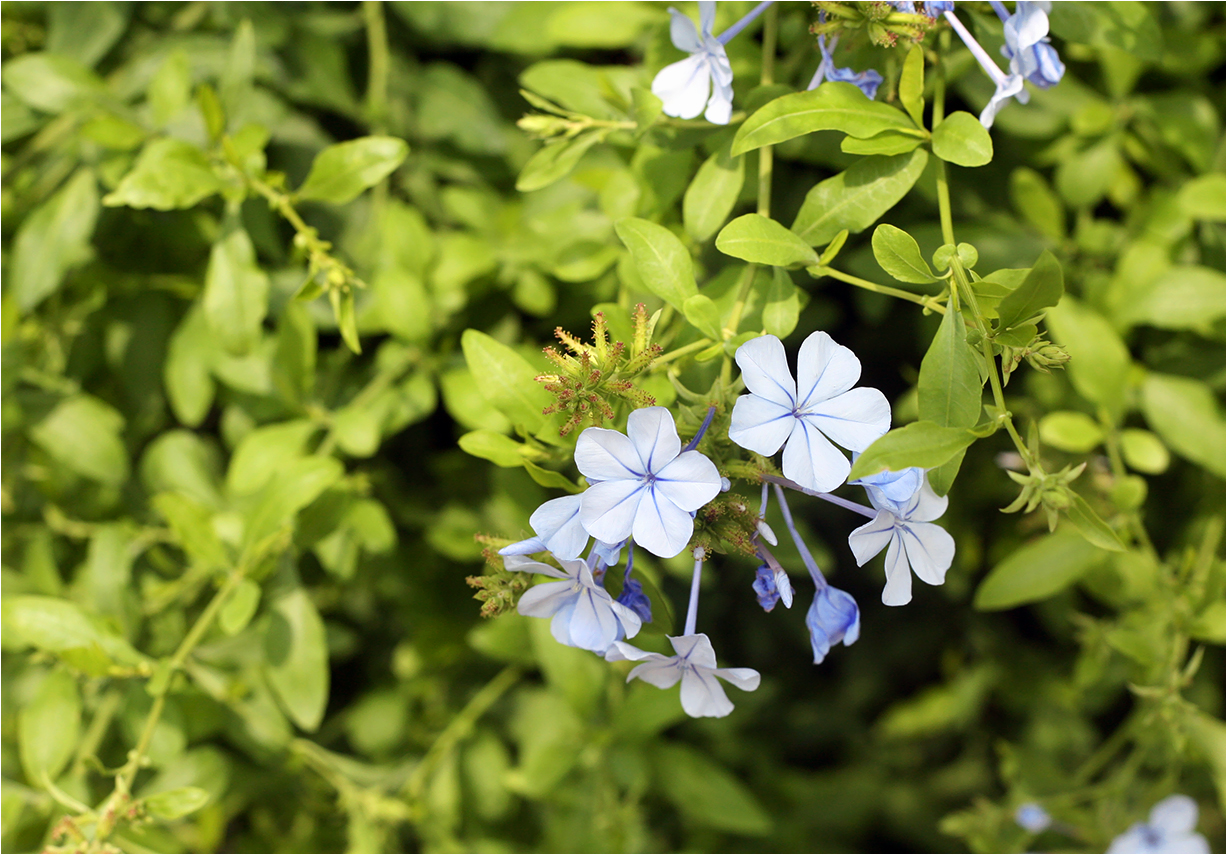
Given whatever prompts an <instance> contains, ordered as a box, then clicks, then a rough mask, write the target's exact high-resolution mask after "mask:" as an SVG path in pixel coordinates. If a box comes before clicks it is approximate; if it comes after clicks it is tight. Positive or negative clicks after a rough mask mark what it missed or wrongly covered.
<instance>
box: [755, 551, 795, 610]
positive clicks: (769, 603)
mask: <svg viewBox="0 0 1227 855" xmlns="http://www.w3.org/2000/svg"><path fill="white" fill-rule="evenodd" d="M771 563H773V562H767V563H764V564H763V565H762V566H760V567H759V568H758V569H757V570H756V571H754V584H753V585H752V587H753V588H754V593H755V594H756V595H757V597H758V604H759V605H760V606H762V607H763V611H765V612H769V611H771V610H772V609H774V608H775V604H776V603H778V602H780V601H781V600H783V601H784V608H786V609H791V608H792V598H793V594H794V593H795V591H794V590H793V587H792V580H791V579H789V578H788V573H787V572H785V570H784V568H783V567H781V566H780V565H779V564H776V565H775V566H774V567H772V566H771Z"/></svg>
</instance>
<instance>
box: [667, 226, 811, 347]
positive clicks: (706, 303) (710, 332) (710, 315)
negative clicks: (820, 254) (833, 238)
mask: <svg viewBox="0 0 1227 855" xmlns="http://www.w3.org/2000/svg"><path fill="white" fill-rule="evenodd" d="M718 245H719V243H718V242H717V246H718ZM807 248H808V247H807ZM811 251H812V250H811ZM682 314H684V315H685V316H686V320H688V321H690V323H691V324H693V325H694V327H695V328H696V329H697V330H698V331H699V332H701V333H703V335H705V336H707V337H708V338H710V339H713V340H714V341H720V340H721V339H723V338H724V330H723V327H722V324H721V320H720V309H719V307H717V306H716V304H715V303H714V302H712V299H711V297H708V296H707V295H706V294H695V295H694V296H693V297H687V298H686V302H685V303H683V304H682Z"/></svg>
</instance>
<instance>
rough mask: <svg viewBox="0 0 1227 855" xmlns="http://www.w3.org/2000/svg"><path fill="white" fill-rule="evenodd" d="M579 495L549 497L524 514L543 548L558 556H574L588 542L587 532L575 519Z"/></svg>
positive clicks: (578, 553)
mask: <svg viewBox="0 0 1227 855" xmlns="http://www.w3.org/2000/svg"><path fill="white" fill-rule="evenodd" d="M581 501H582V499H581V497H580V496H562V497H561V498H558V499H550V500H549V501H548V502H545V503H544V504H542V505H541V507H539V508H537V510H535V511H533V515H532V516H531V517H529V518H528V524H529V525H531V526H532V527H533V531H535V532H536V533H537V536H538V537H539V538H540V539H541V540H542V541H544V542H545V545H546V548H547V549H548V550H549V551H550V552H552V553H553V554H554V555H555V556H556V557H558V558H578V557H579V555H580V553H581V552H583V551H584V547H585V546H587V545H588V532H586V531H584V526H583V523H582V522H580V519H579V507H580V504H581Z"/></svg>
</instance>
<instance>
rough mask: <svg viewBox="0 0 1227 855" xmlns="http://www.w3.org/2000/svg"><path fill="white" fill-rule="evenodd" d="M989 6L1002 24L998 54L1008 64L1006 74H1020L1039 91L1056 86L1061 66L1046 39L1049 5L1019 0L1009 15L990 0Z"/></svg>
mask: <svg viewBox="0 0 1227 855" xmlns="http://www.w3.org/2000/svg"><path fill="white" fill-rule="evenodd" d="M992 4H993V10H994V11H996V13H997V17H999V18H1001V21H1002V31H1003V33H1004V35H1005V44H1004V45H1003V46H1002V48H1001V55H1002V56H1004V57H1005V58H1006V59H1008V60H1009V61H1010V73H1011V74H1018V75H1021V76H1022V77H1024V78H1026V79H1027V80H1029V81H1031V83H1033V84H1034V85H1036V86H1038V87H1039V88H1041V89H1047V88H1049V87H1051V86H1055V85H1056V84H1058V83H1060V82H1061V78H1062V77H1063V76H1064V75H1065V65H1064V64H1063V63H1062V62H1061V58H1060V56H1058V55H1057V49H1056V48H1054V47H1053V46H1052V45H1051V44H1049V39H1048V13H1049V12H1050V11H1051V10H1052V4H1051V3H1049V2H1028V0H1019V2H1018V3H1016V4H1015V8H1014V14H1013V15H1011V14H1009V12H1007V11H1006V8H1005V6H1004V5H1003V4H1002V3H1001V0H992Z"/></svg>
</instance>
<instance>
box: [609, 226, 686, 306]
mask: <svg viewBox="0 0 1227 855" xmlns="http://www.w3.org/2000/svg"><path fill="white" fill-rule="evenodd" d="M614 229H615V230H616V231H617V233H618V238H619V239H620V240H621V241H622V243H623V244H625V245H626V248H627V249H628V250H630V253H631V260H632V261H634V262H635V271H636V272H637V273H638V274H639V278H640V279H641V280H643V284H644V286H645V287H646V288H647V289H648V290H649V291H651V292H652V293H653V294H655V295H656V296H657V297H660V298H661V299H662V300H664V301H665V302H666V303H668V304H669V305H671V306H673V308H675V309H677V310H678V311H679V312H680V311H682V310H683V304H684V303H685V302H686V300H687V299H688V298H690V297H693V296H694V295H695V294H697V293H699V289H698V286H697V285H696V284H695V281H694V265H693V263H692V262H691V260H690V253H689V252H687V251H686V247H685V246H683V245H682V242H681V241H680V240H678V238H677V235H675V234H673V232H671V231H669V230H668V229H666V228H665V227H664V226H659V225H657V224H656V223H653V222H649V221H648V220H643V219H640V218H638V217H626V218H625V219H621V220H618V222H617V223H616V224H615V225H614Z"/></svg>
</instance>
